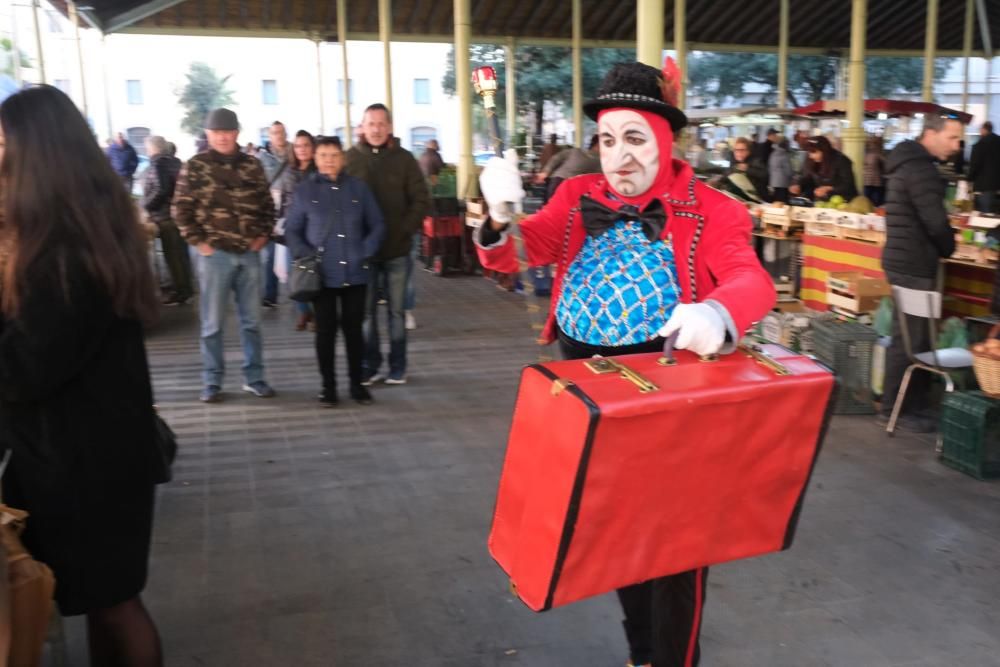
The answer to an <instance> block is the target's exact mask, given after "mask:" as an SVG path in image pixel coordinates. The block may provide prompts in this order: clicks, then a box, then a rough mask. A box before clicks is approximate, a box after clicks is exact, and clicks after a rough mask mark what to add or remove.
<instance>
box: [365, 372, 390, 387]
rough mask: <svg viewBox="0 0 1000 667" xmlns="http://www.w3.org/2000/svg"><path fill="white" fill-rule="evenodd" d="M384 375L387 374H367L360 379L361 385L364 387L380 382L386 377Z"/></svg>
mask: <svg viewBox="0 0 1000 667" xmlns="http://www.w3.org/2000/svg"><path fill="white" fill-rule="evenodd" d="M386 377H387V376H386V374H385V373H374V374H372V375H369V376H368V377H367V378H365V379H364V380H362V381H361V385H362V386H364V387H370V386H372V385H373V384H375V383H376V382H382V381H383V380H385V379H386Z"/></svg>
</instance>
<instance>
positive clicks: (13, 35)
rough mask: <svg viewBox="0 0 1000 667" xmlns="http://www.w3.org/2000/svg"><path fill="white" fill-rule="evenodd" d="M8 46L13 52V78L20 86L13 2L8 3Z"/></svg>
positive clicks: (15, 10) (19, 54) (18, 50)
mask: <svg viewBox="0 0 1000 667" xmlns="http://www.w3.org/2000/svg"><path fill="white" fill-rule="evenodd" d="M10 46H11V51H12V52H13V54H14V80H15V81H17V87H18V88H20V87H21V84H22V83H24V77H23V75H22V74H21V47H20V46H18V41H17V5H15V4H14V3H11V5H10Z"/></svg>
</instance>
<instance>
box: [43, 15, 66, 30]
mask: <svg viewBox="0 0 1000 667" xmlns="http://www.w3.org/2000/svg"><path fill="white" fill-rule="evenodd" d="M45 18H47V19H48V28H49V32H62V31H63V29H62V15H60V14H59V12H57V11H55V10H54V9H47V10H45Z"/></svg>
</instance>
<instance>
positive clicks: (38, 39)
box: [31, 0, 48, 83]
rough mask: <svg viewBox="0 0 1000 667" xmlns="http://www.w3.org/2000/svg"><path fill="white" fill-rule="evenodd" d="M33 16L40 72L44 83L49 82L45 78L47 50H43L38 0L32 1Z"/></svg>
mask: <svg viewBox="0 0 1000 667" xmlns="http://www.w3.org/2000/svg"><path fill="white" fill-rule="evenodd" d="M31 9H32V16H34V18H35V48H36V49H38V74H39V76H40V77H41V82H42V83H48V81H47V80H46V79H45V52H44V51H42V28H41V26H40V25H39V22H38V0H33V1H32V3H31Z"/></svg>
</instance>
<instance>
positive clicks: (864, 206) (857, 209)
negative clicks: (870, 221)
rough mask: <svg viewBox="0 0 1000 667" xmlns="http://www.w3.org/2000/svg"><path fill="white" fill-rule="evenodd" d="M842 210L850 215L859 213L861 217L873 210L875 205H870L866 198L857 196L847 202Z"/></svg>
mask: <svg viewBox="0 0 1000 667" xmlns="http://www.w3.org/2000/svg"><path fill="white" fill-rule="evenodd" d="M844 210H845V211H848V212H850V213H861V214H863V215H867V214H868V213H871V212H872V211H874V210H875V205H874V204H872V202H871V200H870V199H868V197H865V196H864V195H859V196H857V197H855V198H854V199H852V200H851V201H850V202H848V203H847V205H846V207H845V208H844Z"/></svg>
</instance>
